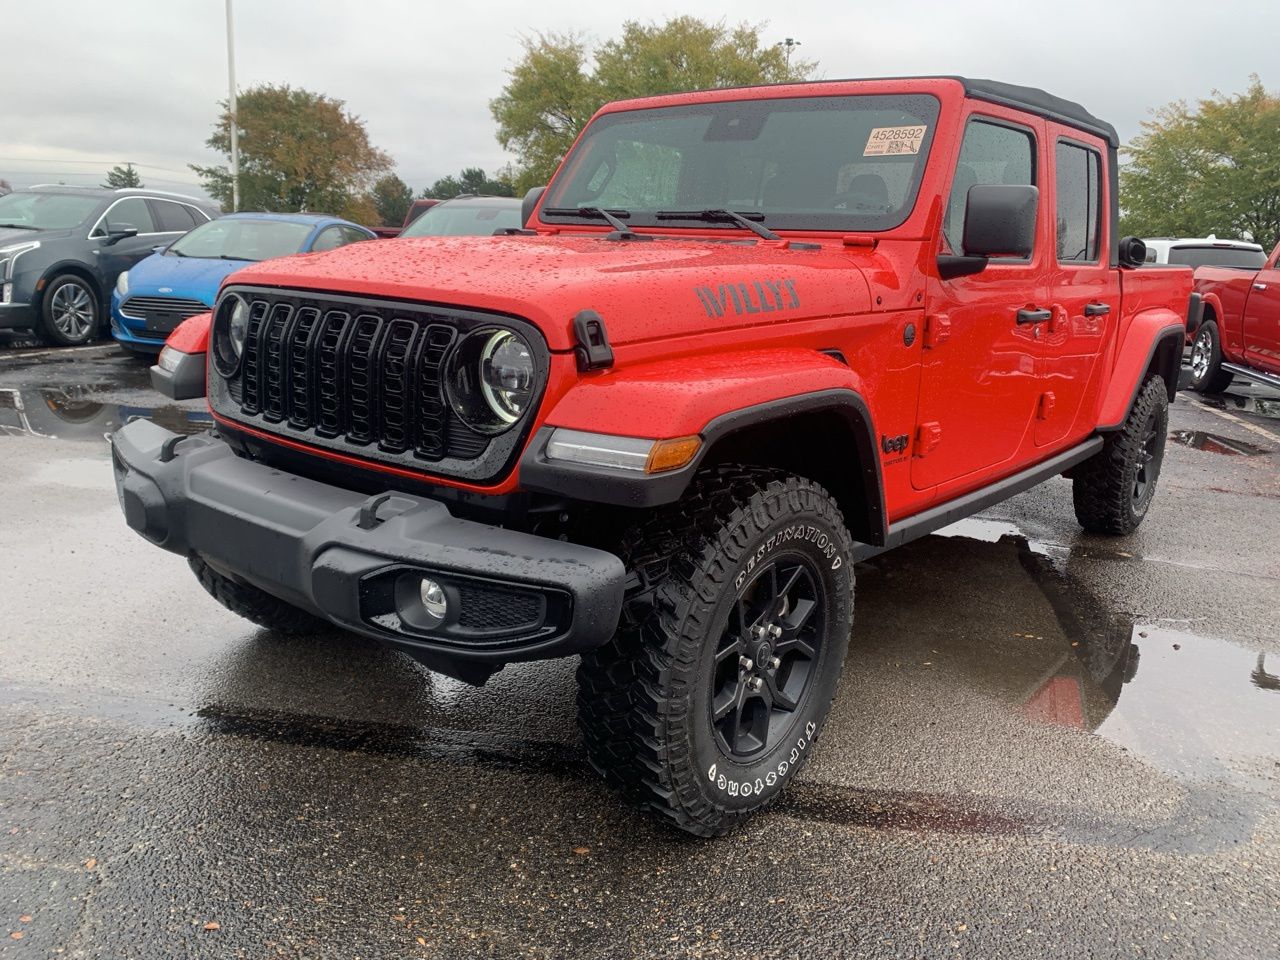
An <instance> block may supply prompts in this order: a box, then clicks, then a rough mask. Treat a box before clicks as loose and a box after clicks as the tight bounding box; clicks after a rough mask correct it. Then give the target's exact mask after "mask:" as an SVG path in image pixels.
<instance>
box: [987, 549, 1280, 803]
mask: <svg viewBox="0 0 1280 960" xmlns="http://www.w3.org/2000/svg"><path fill="white" fill-rule="evenodd" d="M1007 542H1008V545H1010V546H1012V547H1013V548H1014V549H1015V550H1016V551H1017V556H1018V561H1019V563H1020V565H1021V566H1022V568H1023V569H1024V570H1025V571H1026V572H1027V574H1029V575H1030V577H1031V579H1032V581H1033V582H1034V583H1035V585H1036V587H1037V588H1038V589H1039V591H1040V593H1041V594H1042V595H1043V596H1044V598H1045V599H1046V600H1047V601H1048V603H1049V606H1050V608H1051V609H1052V611H1053V615H1054V619H1055V620H1056V621H1057V622H1056V624H1049V625H1048V627H1047V628H1046V626H1041V625H1039V624H1037V625H1036V626H1035V627H1033V628H1031V629H1028V630H1026V631H1022V632H1019V631H1013V635H1014V636H1015V637H1016V638H1018V639H1021V640H1023V641H1027V642H1026V643H1025V645H1024V646H1023V647H1022V648H1021V649H1022V652H1023V655H1024V656H1026V657H1027V658H1029V659H1030V660H1031V661H1032V663H1033V665H1034V663H1035V662H1039V663H1040V664H1041V665H1042V668H1043V672H1042V673H1041V674H1040V675H1039V676H1038V677H1036V678H1035V679H1034V680H1033V681H1032V682H1031V683H1029V684H1026V685H1024V686H1022V687H1021V689H1019V688H1018V686H1017V685H1016V684H1015V685H1014V686H1013V687H1005V688H1004V689H1005V693H1006V696H1005V701H1006V703H1007V704H1008V706H1009V707H1010V708H1011V709H1013V710H1014V711H1015V712H1017V713H1018V714H1020V715H1021V716H1023V717H1025V718H1027V719H1028V720H1031V721H1033V722H1037V723H1047V724H1052V725H1055V726H1064V727H1073V728H1076V729H1080V730H1085V731H1089V732H1092V733H1093V734H1095V735H1097V736H1100V737H1103V738H1105V739H1107V740H1110V741H1111V742H1113V743H1116V744H1118V745H1120V746H1121V747H1123V748H1124V749H1125V750H1127V751H1128V752H1129V753H1131V754H1133V755H1134V756H1136V757H1138V758H1140V759H1141V760H1143V761H1144V762H1146V763H1148V764H1150V765H1152V766H1154V767H1157V768H1159V769H1160V770H1163V771H1164V772H1166V773H1168V774H1171V775H1173V776H1175V777H1178V778H1180V779H1184V780H1226V781H1233V782H1236V783H1239V784H1242V785H1244V784H1248V785H1253V786H1257V785H1258V784H1260V783H1264V782H1274V781H1275V779H1276V778H1277V777H1278V776H1280V654H1271V655H1268V654H1267V653H1266V652H1264V651H1261V650H1257V649H1252V650H1251V649H1247V648H1245V647H1242V646H1238V645H1236V644H1234V643H1229V642H1227V641H1225V640H1220V639H1216V638H1214V637H1207V636H1201V635H1197V634H1195V633H1192V632H1190V631H1189V630H1186V629H1184V628H1182V627H1180V626H1179V627H1174V626H1169V625H1168V624H1162V623H1153V622H1151V620H1150V618H1143V617H1134V616H1131V615H1129V614H1126V613H1123V612H1121V611H1115V610H1112V609H1109V608H1107V607H1106V606H1105V605H1104V604H1102V603H1101V602H1100V601H1099V600H1098V599H1097V598H1096V597H1094V596H1093V595H1092V594H1090V593H1089V592H1088V591H1086V590H1084V589H1082V588H1081V586H1080V584H1079V583H1077V582H1075V581H1074V580H1073V579H1072V578H1071V577H1070V576H1069V575H1068V574H1066V573H1064V572H1063V570H1062V569H1061V567H1060V566H1059V565H1056V564H1054V563H1053V562H1051V561H1050V559H1049V558H1047V557H1046V556H1045V555H1044V554H1043V553H1042V552H1041V551H1039V550H1037V549H1036V547H1035V546H1034V545H1032V544H1031V543H1029V542H1028V541H1027V540H1026V539H1025V538H1024V537H1022V536H1020V535H1014V536H1010V537H1009V538H1008V541H1007ZM976 559H977V558H975V560H976ZM1055 628H1056V629H1055ZM1026 666H1027V665H1026V664H1021V665H1019V667H1020V668H1021V671H1022V675H1024V676H1025V675H1027V674H1026ZM1012 668H1013V665H1012V664H1009V665H1007V669H1012ZM1014 672H1015V673H1016V672H1018V671H1016V670H1014ZM1009 694H1012V696H1009Z"/></svg>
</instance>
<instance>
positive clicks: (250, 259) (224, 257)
mask: <svg viewBox="0 0 1280 960" xmlns="http://www.w3.org/2000/svg"><path fill="white" fill-rule="evenodd" d="M218 259H219V260H243V261H244V262H245V263H256V262H257V261H256V260H254V259H253V257H233V256H232V255H231V254H229V253H220V254H218Z"/></svg>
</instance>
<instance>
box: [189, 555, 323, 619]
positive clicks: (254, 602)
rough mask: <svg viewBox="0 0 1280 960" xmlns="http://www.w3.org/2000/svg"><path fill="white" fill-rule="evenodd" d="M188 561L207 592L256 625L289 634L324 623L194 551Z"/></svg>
mask: <svg viewBox="0 0 1280 960" xmlns="http://www.w3.org/2000/svg"><path fill="white" fill-rule="evenodd" d="M188 563H189V564H190V565H191V572H192V573H194V574H195V575H196V579H197V580H199V581H200V586H202V587H204V588H205V590H206V591H208V593H209V596H211V597H213V599H215V600H217V601H218V602H219V603H220V604H222V605H223V606H224V607H226V608H227V609H228V610H230V611H231V612H232V613H237V614H239V615H240V616H242V617H244V618H245V619H246V620H251V621H252V622H254V623H256V624H257V625H258V626H260V627H266V628H267V629H268V630H274V631H276V632H277V633H284V634H291V635H292V634H300V633H315V632H316V631H319V630H324V629H325V628H326V627H327V626H328V624H327V622H326V621H324V620H321V619H320V618H319V617H316V616H314V615H312V614H310V613H307V611H305V610H302V609H299V608H298V607H295V606H294V605H293V604H291V603H286V602H285V601H284V600H281V599H279V598H278V597H273V596H272V595H271V594H269V593H266V592H265V591H263V590H259V589H258V588H257V587H255V586H253V585H252V584H248V583H245V582H243V581H241V580H235V579H232V578H231V577H229V576H227V575H226V574H223V573H219V572H218V571H217V570H215V569H213V567H211V566H209V564H208V563H207V562H206V561H205V560H204V558H203V557H201V556H199V555H198V554H193V555H192V556H191V558H190V559H189V560H188Z"/></svg>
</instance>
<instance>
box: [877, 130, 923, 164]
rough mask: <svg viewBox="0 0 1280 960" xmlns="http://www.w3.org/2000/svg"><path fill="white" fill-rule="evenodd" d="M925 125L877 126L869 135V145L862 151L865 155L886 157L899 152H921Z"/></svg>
mask: <svg viewBox="0 0 1280 960" xmlns="http://www.w3.org/2000/svg"><path fill="white" fill-rule="evenodd" d="M924 131H925V128H924V127H923V126H919V127H876V128H875V129H874V130H872V131H871V135H870V136H869V137H867V147H866V149H865V150H863V151H862V155H863V156H864V157H886V156H891V155H893V154H899V153H919V152H920V143H921V142H922V141H923V140H924Z"/></svg>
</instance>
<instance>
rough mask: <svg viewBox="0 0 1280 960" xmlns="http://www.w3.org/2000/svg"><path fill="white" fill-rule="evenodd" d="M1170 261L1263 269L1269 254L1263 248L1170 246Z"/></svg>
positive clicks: (1191, 264) (1192, 265)
mask: <svg viewBox="0 0 1280 960" xmlns="http://www.w3.org/2000/svg"><path fill="white" fill-rule="evenodd" d="M1169 262H1170V263H1180V264H1185V265H1186V266H1189V267H1244V268H1247V269H1250V270H1261V269H1262V267H1263V266H1264V265H1265V264H1266V262H1267V255H1266V254H1265V253H1263V252H1262V251H1261V250H1248V249H1240V248H1236V247H1191V246H1183V247H1170V248H1169Z"/></svg>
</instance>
